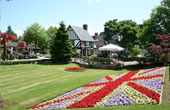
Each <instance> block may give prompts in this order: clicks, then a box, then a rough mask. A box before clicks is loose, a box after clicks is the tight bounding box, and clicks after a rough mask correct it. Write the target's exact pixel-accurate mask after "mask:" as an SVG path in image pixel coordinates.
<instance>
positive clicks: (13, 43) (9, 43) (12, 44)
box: [8, 42, 18, 47]
mask: <svg viewBox="0 0 170 110" xmlns="http://www.w3.org/2000/svg"><path fill="white" fill-rule="evenodd" d="M17 45H18V43H17V42H8V46H10V47H17Z"/></svg>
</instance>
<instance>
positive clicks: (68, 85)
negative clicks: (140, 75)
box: [0, 64, 170, 110]
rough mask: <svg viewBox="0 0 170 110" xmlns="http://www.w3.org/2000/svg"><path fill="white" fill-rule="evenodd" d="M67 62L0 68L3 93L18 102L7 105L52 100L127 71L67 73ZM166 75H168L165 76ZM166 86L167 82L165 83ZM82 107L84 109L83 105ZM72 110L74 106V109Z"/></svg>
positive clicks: (132, 109)
mask: <svg viewBox="0 0 170 110" xmlns="http://www.w3.org/2000/svg"><path fill="white" fill-rule="evenodd" d="M73 66H77V65H76V64H68V65H36V64H25V65H12V66H1V67H0V93H1V96H2V97H3V98H7V99H9V100H10V101H16V102H18V103H19V104H17V105H7V106H8V107H9V109H11V110H23V109H24V108H28V107H31V106H33V105H35V104H39V103H40V102H42V101H44V100H48V99H51V98H53V97H55V96H58V95H60V94H63V93H65V92H67V91H70V90H73V89H75V88H78V87H80V86H82V85H84V84H87V83H89V82H92V81H95V80H97V79H99V78H102V77H104V76H106V75H109V74H116V73H122V72H125V71H128V70H121V71H113V70H102V69H88V70H87V71H85V72H67V71H64V69H65V68H66V67H73ZM166 78H167V77H166ZM165 86H166V85H165ZM169 107H170V105H168V104H167V103H165V104H162V105H135V106H121V107H105V108H87V110H98V109H102V110H136V109H138V110H143V109H145V108H146V109H147V110H167V108H169ZM82 109H83V108H82ZM82 109H74V110H82ZM71 110H73V109H71Z"/></svg>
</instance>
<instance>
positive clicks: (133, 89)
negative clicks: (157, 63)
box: [32, 67, 165, 109]
mask: <svg viewBox="0 0 170 110" xmlns="http://www.w3.org/2000/svg"><path fill="white" fill-rule="evenodd" d="M164 73H165V67H158V68H154V69H149V70H138V71H132V72H128V73H122V74H117V75H108V76H106V77H104V78H101V79H99V80H96V81H94V82H91V83H89V84H86V85H84V86H82V87H80V88H78V89H75V90H73V91H70V92H67V93H65V94H63V95H60V96H58V97H56V98H54V99H52V100H49V101H46V102H43V103H41V104H39V105H35V106H33V107H32V109H67V108H87V107H95V106H98V107H106V106H122V105H135V104H159V103H160V100H161V95H162V94H161V90H162V82H163V76H164Z"/></svg>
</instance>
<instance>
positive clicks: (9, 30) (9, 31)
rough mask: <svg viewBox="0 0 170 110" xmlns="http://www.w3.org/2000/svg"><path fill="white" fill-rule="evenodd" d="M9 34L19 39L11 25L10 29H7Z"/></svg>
mask: <svg viewBox="0 0 170 110" xmlns="http://www.w3.org/2000/svg"><path fill="white" fill-rule="evenodd" d="M6 32H7V33H10V34H12V35H14V36H16V37H17V34H16V33H15V32H14V31H13V30H12V27H11V26H10V25H9V26H8V28H7V31H6Z"/></svg>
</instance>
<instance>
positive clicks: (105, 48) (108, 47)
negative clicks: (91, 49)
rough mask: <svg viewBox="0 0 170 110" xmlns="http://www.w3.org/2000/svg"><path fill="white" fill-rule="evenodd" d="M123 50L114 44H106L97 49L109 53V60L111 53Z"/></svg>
mask: <svg viewBox="0 0 170 110" xmlns="http://www.w3.org/2000/svg"><path fill="white" fill-rule="evenodd" d="M123 50H124V48H122V47H119V46H117V45H114V44H108V45H105V46H103V47H100V48H99V51H110V59H111V52H116V51H123Z"/></svg>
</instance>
